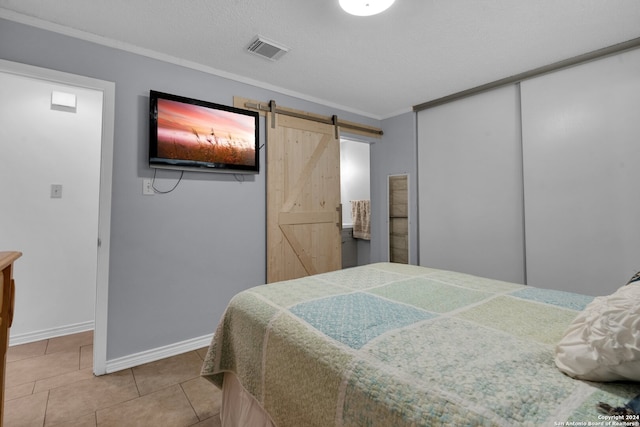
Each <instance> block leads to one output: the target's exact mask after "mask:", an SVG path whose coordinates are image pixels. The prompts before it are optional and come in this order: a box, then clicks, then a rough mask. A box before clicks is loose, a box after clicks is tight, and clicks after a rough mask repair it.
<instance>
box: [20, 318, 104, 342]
mask: <svg viewBox="0 0 640 427" xmlns="http://www.w3.org/2000/svg"><path fill="white" fill-rule="evenodd" d="M93 328H94V322H93V321H89V322H83V323H76V324H75V325H66V326H59V327H57V328H51V329H45V330H42V331H35V332H27V333H24V334H17V335H14V334H11V335H10V337H9V345H20V344H27V343H30V342H35V341H42V340H48V339H50V338H56V337H61V336H64V335H71V334H77V333H78V332H85V331H92V330H93ZM9 332H11V329H9Z"/></svg>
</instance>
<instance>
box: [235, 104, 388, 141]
mask: <svg viewBox="0 0 640 427" xmlns="http://www.w3.org/2000/svg"><path fill="white" fill-rule="evenodd" d="M238 99H239V100H240V102H239V106H240V108H247V109H249V110H256V111H258V112H261V113H262V114H263V115H264V114H266V113H271V127H272V128H275V127H276V118H275V117H276V114H282V115H285V116H290V117H296V118H299V119H304V120H312V121H314V122H319V123H324V124H328V125H333V126H335V128H336V138H338V137H339V128H342V129H344V130H345V131H347V132H352V133H356V134H360V135H365V136H373V137H376V138H380V137H381V136H382V134H383V133H382V129H379V128H376V127H373V126H368V125H362V124H359V123H354V122H349V121H346V120H340V119H339V118H338V116H336V115H333V116H322V115H319V114H314V113H308V112H305V111H300V110H294V109H291V108H285V107H278V106H277V105H276V101H274V100H271V101H269V102H268V103H265V102H259V101H250V100H246V99H241V98H238ZM234 103H235V102H234ZM237 106H238V105H237Z"/></svg>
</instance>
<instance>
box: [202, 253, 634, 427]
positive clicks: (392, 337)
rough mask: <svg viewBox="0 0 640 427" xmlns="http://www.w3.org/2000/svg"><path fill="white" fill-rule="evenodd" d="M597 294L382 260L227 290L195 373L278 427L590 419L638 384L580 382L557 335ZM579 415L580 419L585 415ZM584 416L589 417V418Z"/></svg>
mask: <svg viewBox="0 0 640 427" xmlns="http://www.w3.org/2000/svg"><path fill="white" fill-rule="evenodd" d="M592 299H593V298H592V297H588V296H584V295H578V294H572V293H567V292H561V291H553V290H545V289H539V288H533V287H530V286H522V285H516V284H512V283H507V282H501V281H496V280H490V279H485V278H480V277H475V276H471V275H467V274H461V273H455V272H450V271H443V270H436V269H429V268H425V267H418V266H411V265H402V264H390V263H378V264H371V265H368V266H362V267H355V268H351V269H345V270H340V271H335V272H331V273H325V274H320V275H316V276H311V277H306V278H302V279H297V280H291V281H286V282H279V283H275V284H269V285H263V286H258V287H255V288H251V289H249V290H247V291H244V292H241V293H239V294H238V295H236V296H235V297H234V298H233V299H232V301H231V302H230V303H229V306H228V307H227V310H226V312H225V314H224V316H223V318H222V320H221V321H220V323H219V325H218V328H217V330H216V333H215V337H214V339H213V342H212V344H211V346H210V348H209V351H208V354H207V357H206V360H205V362H204V365H203V370H202V374H203V376H205V377H206V378H208V379H209V380H211V381H212V382H213V383H215V384H217V385H218V386H221V385H222V379H223V374H224V372H233V373H235V374H236V375H237V376H238V378H239V380H240V382H241V383H242V385H243V386H244V388H245V389H246V390H247V391H249V392H250V393H251V394H252V395H253V396H254V397H255V398H256V400H257V401H258V402H259V403H260V404H261V405H262V407H263V408H264V409H265V410H266V411H267V412H268V413H269V414H270V416H271V418H272V420H273V421H274V422H275V424H276V425H277V426H278V427H288V426H292V427H301V426H305V427H306V426H322V427H326V426H334V425H335V426H380V427H388V426H433V425H451V426H453V425H455V426H513V425H531V426H543V425H550V426H557V425H597V424H595V423H602V424H600V425H606V422H608V421H610V420H611V419H610V418H609V419H607V418H606V417H604V416H603V415H601V414H599V413H598V412H597V411H596V409H595V405H596V403H597V402H599V401H603V402H607V403H608V404H610V405H612V406H622V405H623V404H624V403H626V402H627V401H628V400H629V399H631V398H632V397H634V396H635V395H637V394H639V393H640V384H638V383H589V382H584V381H578V380H575V379H572V378H569V377H567V376H565V375H564V374H562V373H561V372H560V371H559V370H558V369H557V367H556V366H555V364H554V344H555V343H556V342H557V341H559V340H560V338H561V337H562V334H563V332H564V331H565V329H566V328H567V326H568V325H569V324H570V323H571V321H572V320H573V319H574V318H575V317H576V315H577V314H578V312H579V311H581V310H582V309H584V307H585V306H586V305H587V304H588V303H589V302H590V301H591V300H592ZM583 423H584V424H583ZM588 423H592V424H588Z"/></svg>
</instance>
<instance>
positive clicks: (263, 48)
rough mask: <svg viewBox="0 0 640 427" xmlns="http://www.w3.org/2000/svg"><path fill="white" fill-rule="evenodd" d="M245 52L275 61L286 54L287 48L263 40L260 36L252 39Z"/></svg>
mask: <svg viewBox="0 0 640 427" xmlns="http://www.w3.org/2000/svg"><path fill="white" fill-rule="evenodd" d="M247 51H248V52H249V53H253V54H254V55H258V56H261V57H262V58H266V59H268V60H270V61H276V60H278V59H280V57H281V56H282V55H284V54H285V53H287V52H288V51H289V48H288V47H284V46H282V45H281V44H278V43H275V42H273V41H271V40H268V39H265V38H264V37H262V36H261V35H257V36H255V37H254V39H253V41H252V42H251V43H249V46H248V47H247Z"/></svg>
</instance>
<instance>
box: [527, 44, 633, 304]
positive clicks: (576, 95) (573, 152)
mask: <svg viewBox="0 0 640 427" xmlns="http://www.w3.org/2000/svg"><path fill="white" fill-rule="evenodd" d="M521 96H522V123H523V155H524V186H525V230H526V254H527V255H526V262H527V278H528V284H530V285H533V286H539V287H545V288H554V289H561V290H567V291H574V292H581V293H585V294H590V295H603V294H607V293H610V292H612V291H614V290H615V289H617V288H618V287H619V286H621V285H623V284H624V283H626V280H628V279H629V277H631V275H633V274H634V273H635V272H636V271H638V270H640V167H638V166H639V165H640V50H636V51H632V52H627V53H623V54H619V55H616V56H613V57H609V58H605V59H601V60H598V61H595V62H590V63H587V64H583V65H580V66H577V67H573V68H569V69H566V70H562V71H558V72H555V73H552V74H548V75H545V76H542V77H538V78H535V79H533V80H529V81H526V82H523V83H522V84H521Z"/></svg>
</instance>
